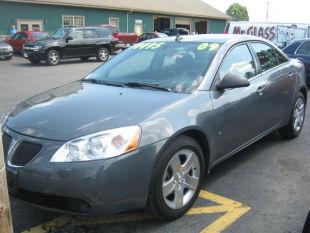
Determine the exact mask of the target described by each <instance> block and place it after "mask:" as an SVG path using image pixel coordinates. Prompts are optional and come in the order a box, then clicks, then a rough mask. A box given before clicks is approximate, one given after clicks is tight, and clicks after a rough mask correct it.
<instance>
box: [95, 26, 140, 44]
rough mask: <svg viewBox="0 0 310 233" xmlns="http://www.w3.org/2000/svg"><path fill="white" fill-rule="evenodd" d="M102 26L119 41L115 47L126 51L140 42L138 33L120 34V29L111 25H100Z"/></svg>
mask: <svg viewBox="0 0 310 233" xmlns="http://www.w3.org/2000/svg"><path fill="white" fill-rule="evenodd" d="M100 26H101V27H106V28H108V29H109V30H110V31H111V32H112V34H113V37H114V38H115V39H116V40H117V42H116V45H115V46H116V48H118V49H126V48H128V47H129V46H131V45H133V44H135V43H137V42H138V34H137V33H124V32H119V30H118V27H116V26H113V25H110V24H104V25H100Z"/></svg>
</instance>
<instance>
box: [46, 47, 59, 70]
mask: <svg viewBox="0 0 310 233" xmlns="http://www.w3.org/2000/svg"><path fill="white" fill-rule="evenodd" d="M46 63H47V64H48V65H51V66H56V65H58V64H59V63H60V53H59V51H58V50H55V49H51V50H49V51H48V52H47V53H46Z"/></svg>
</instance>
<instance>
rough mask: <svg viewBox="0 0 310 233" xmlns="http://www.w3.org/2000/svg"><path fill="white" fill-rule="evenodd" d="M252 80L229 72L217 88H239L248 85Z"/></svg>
mask: <svg viewBox="0 0 310 233" xmlns="http://www.w3.org/2000/svg"><path fill="white" fill-rule="evenodd" d="M248 86H250V82H249V80H248V79H246V78H244V77H241V76H240V75H237V74H233V73H228V74H226V75H225V76H224V78H223V79H222V81H220V82H219V83H218V84H217V85H216V88H217V90H225V89H228V88H239V87H248Z"/></svg>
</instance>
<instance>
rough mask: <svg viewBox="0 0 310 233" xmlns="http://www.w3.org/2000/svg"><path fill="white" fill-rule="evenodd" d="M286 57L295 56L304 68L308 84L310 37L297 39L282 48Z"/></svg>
mask: <svg viewBox="0 0 310 233" xmlns="http://www.w3.org/2000/svg"><path fill="white" fill-rule="evenodd" d="M283 51H284V52H285V53H286V55H287V56H288V57H291V58H297V59H299V60H300V61H302V62H303V64H304V65H305V68H306V76H307V84H308V86H310V39H304V40H297V41H295V42H293V43H292V44H290V45H288V46H287V47H286V48H284V49H283Z"/></svg>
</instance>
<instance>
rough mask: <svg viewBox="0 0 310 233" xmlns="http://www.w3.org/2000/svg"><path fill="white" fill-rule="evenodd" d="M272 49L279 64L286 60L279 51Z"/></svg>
mask: <svg viewBox="0 0 310 233" xmlns="http://www.w3.org/2000/svg"><path fill="white" fill-rule="evenodd" d="M274 51H275V53H276V55H277V58H278V61H279V64H283V63H285V62H287V59H286V57H284V56H283V55H282V54H281V53H280V52H279V51H277V50H274Z"/></svg>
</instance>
